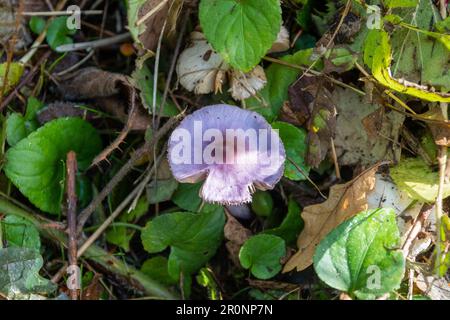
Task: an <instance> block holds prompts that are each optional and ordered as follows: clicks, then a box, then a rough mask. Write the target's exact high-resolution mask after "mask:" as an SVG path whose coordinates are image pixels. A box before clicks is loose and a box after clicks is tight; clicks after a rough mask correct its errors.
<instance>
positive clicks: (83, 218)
mask: <svg viewBox="0 0 450 320" xmlns="http://www.w3.org/2000/svg"><path fill="white" fill-rule="evenodd" d="M183 117H184V113H181V114H179V115H178V116H175V117H173V118H170V119H169V120H168V121H167V122H166V123H165V124H164V126H162V127H161V129H159V130H158V131H157V132H156V133H155V135H154V136H153V138H152V139H151V140H149V141H146V142H145V143H144V144H143V145H142V146H141V147H140V148H139V149H138V150H136V151H135V152H134V153H133V155H132V156H131V158H130V159H129V160H128V162H127V163H125V165H124V166H123V167H122V168H120V170H119V171H118V172H117V173H116V175H115V176H114V177H113V178H112V179H111V180H110V181H109V182H108V183H107V184H106V186H105V187H104V188H103V189H102V191H100V192H99V194H98V195H97V197H95V199H93V200H92V201H91V203H90V204H89V205H88V206H87V207H86V208H85V209H84V210H83V211H82V212H81V213H80V215H79V219H78V228H77V232H78V234H79V233H81V231H82V230H83V226H84V225H85V223H86V222H87V220H88V219H89V217H90V216H91V214H92V213H93V212H94V211H95V209H96V208H97V207H98V206H99V205H100V204H101V203H102V201H103V200H104V199H105V198H106V197H107V196H108V195H109V194H110V193H111V191H112V190H113V189H114V188H115V187H116V186H117V184H118V183H119V182H120V181H122V179H123V178H124V177H125V176H126V175H127V174H128V173H129V172H130V171H131V169H132V168H133V167H134V165H135V163H136V162H137V161H138V160H139V159H141V158H142V157H143V156H144V155H145V154H147V153H149V152H151V150H152V149H153V147H154V146H155V145H156V144H157V143H158V141H159V140H160V139H161V137H162V136H164V135H165V134H166V133H167V132H168V131H169V130H170V129H171V128H172V127H173V126H174V125H175V124H176V123H178V121H180V120H181V118H183Z"/></svg>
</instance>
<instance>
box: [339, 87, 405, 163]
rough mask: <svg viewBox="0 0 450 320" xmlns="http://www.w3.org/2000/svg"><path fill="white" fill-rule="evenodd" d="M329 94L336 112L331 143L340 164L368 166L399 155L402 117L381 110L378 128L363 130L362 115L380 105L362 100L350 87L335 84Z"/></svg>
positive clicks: (365, 122)
mask: <svg viewBox="0 0 450 320" xmlns="http://www.w3.org/2000/svg"><path fill="white" fill-rule="evenodd" d="M332 96H333V98H332V99H333V101H334V102H335V104H336V108H337V113H338V116H337V121H336V128H337V129H336V137H335V139H334V144H335V147H336V155H337V157H338V161H339V164H340V165H342V166H343V165H355V164H361V165H363V166H370V165H373V164H374V163H377V162H378V161H382V160H398V159H399V158H400V152H401V148H400V144H399V143H398V138H399V132H400V128H401V126H402V124H403V121H404V118H405V117H404V116H403V115H402V114H400V113H397V112H389V113H388V112H384V113H383V114H382V117H381V118H378V121H380V123H381V127H380V129H379V130H376V129H369V130H368V131H367V130H366V128H365V126H364V124H366V125H367V121H366V120H365V119H366V117H368V116H371V115H373V114H374V112H376V111H377V110H379V108H380V106H379V105H377V104H370V103H367V102H365V101H364V97H362V96H359V95H358V94H357V93H356V92H354V91H352V90H350V89H341V88H338V87H336V89H335V90H334V91H333V95H332ZM375 133H376V134H377V138H376V139H374V137H373V136H374V134H375Z"/></svg>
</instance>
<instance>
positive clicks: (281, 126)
mask: <svg viewBox="0 0 450 320" xmlns="http://www.w3.org/2000/svg"><path fill="white" fill-rule="evenodd" d="M272 128H274V129H278V130H279V132H278V133H279V135H280V138H281V140H282V141H283V144H284V148H285V149H286V156H287V158H288V159H286V164H285V168H284V176H285V177H286V178H288V179H291V180H295V181H298V180H305V179H306V178H307V177H305V176H304V175H303V173H301V172H300V171H299V170H298V169H297V167H299V168H300V169H301V171H302V172H304V173H305V174H306V175H308V173H309V170H310V167H309V166H307V165H306V163H305V158H306V151H307V142H306V140H307V133H306V131H305V130H304V129H299V128H297V127H296V126H293V125H292V124H289V123H286V122H282V121H277V122H274V123H272ZM290 160H292V162H294V163H295V164H296V165H297V167H296V166H295V165H294V164H292V162H291V161H290Z"/></svg>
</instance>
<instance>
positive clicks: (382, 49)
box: [364, 29, 450, 102]
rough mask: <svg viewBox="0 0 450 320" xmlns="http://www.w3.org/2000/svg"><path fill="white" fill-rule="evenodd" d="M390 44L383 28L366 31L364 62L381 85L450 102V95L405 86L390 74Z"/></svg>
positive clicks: (425, 98)
mask: <svg viewBox="0 0 450 320" xmlns="http://www.w3.org/2000/svg"><path fill="white" fill-rule="evenodd" d="M444 49H445V48H444ZM391 51H392V50H391V44H390V40H389V35H388V33H387V32H386V31H384V30H376V29H372V30H370V31H369V32H368V34H367V37H366V41H365V44H364V62H365V63H366V65H368V66H369V67H370V68H371V70H372V74H373V76H374V78H375V79H376V80H378V82H380V83H381V84H382V85H384V86H386V87H388V88H390V89H392V90H395V91H398V92H400V93H405V94H408V95H411V96H414V97H417V98H420V99H423V100H427V101H440V102H450V95H448V94H444V93H439V92H435V91H432V90H427V89H425V88H418V87H417V86H407V85H405V84H404V83H402V82H400V81H399V80H397V79H395V78H393V77H392V76H391V71H390V68H391V62H392V53H391Z"/></svg>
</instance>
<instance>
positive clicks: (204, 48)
mask: <svg viewBox="0 0 450 320" xmlns="http://www.w3.org/2000/svg"><path fill="white" fill-rule="evenodd" d="M190 39H191V44H190V46H189V47H187V48H186V49H185V50H184V51H183V52H182V53H181V54H180V57H179V59H178V63H177V74H178V80H179V82H180V84H181V85H182V86H183V87H184V88H186V89H187V90H188V91H191V92H194V93H195V94H207V93H210V92H213V91H215V92H217V91H221V90H222V83H223V82H224V81H225V73H226V72H227V71H228V70H229V66H228V64H227V63H226V62H225V61H224V60H223V59H222V57H221V56H220V55H219V54H218V53H216V52H215V51H214V50H213V48H212V47H211V46H210V44H209V43H208V42H207V41H206V38H205V37H204V35H203V34H202V33H201V32H197V31H194V32H192V33H191V36H190Z"/></svg>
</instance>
